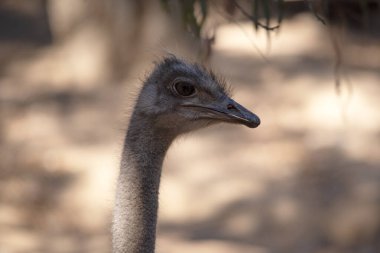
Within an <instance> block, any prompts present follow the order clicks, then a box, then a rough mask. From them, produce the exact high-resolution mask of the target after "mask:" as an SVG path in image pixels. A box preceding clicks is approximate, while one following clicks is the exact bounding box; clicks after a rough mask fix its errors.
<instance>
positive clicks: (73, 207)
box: [0, 15, 380, 253]
mask: <svg viewBox="0 0 380 253" xmlns="http://www.w3.org/2000/svg"><path fill="white" fill-rule="evenodd" d="M327 34H328V32H327V31H326V28H324V27H323V26H322V25H320V24H319V23H318V22H317V21H316V20H315V19H314V18H313V17H311V16H308V15H299V16H296V17H294V18H293V19H291V20H287V21H286V22H284V24H283V27H282V28H281V31H280V32H279V33H278V34H277V35H273V37H272V39H271V43H270V45H271V46H270V50H267V46H268V44H267V40H266V35H265V33H263V32H261V33H257V34H256V33H254V32H253V31H252V26H251V25H250V24H230V25H224V26H222V27H220V28H219V29H218V31H217V40H216V43H215V47H214V54H213V55H212V57H211V60H210V63H211V66H212V67H213V69H214V70H215V71H216V72H219V73H220V74H222V75H223V76H224V77H225V78H226V79H227V81H228V82H229V83H230V84H231V85H232V86H233V88H234V93H235V95H234V98H235V99H236V100H237V101H239V102H240V103H241V104H243V105H244V106H246V107H247V108H249V109H251V110H252V111H254V112H255V113H256V114H257V115H259V116H260V118H261V120H262V125H261V126H260V127H259V128H257V129H254V130H252V129H248V128H245V127H242V126H230V125H221V126H215V127H211V128H209V129H205V130H202V131H199V132H196V133H193V134H191V135H189V136H186V137H183V138H181V139H180V140H178V141H176V143H174V145H173V146H172V147H171V149H170V150H169V154H168V156H167V158H166V160H165V164H164V170H163V175H162V177H163V178H162V184H161V194H160V211H159V225H158V241H157V252H158V253H163V252H165V253H172V252H173V253H174V252H184V253H186V252H197V253H211V252H215V253H216V252H218V253H224V252H242V253H245V252H247V253H277V252H278V253H280V252H281V253H288V252H289V253H290V252H292V253H305V252H313V253H340V252H341V253H350V252H352V253H354V252H355V253H358V252H360V253H375V252H380V113H379V108H380V100H379V99H378V96H379V94H380V85H379V84H380V71H379V70H380V69H379V68H380V57H379V55H380V49H379V48H380V47H379V46H378V45H379V44H378V42H377V45H376V44H374V43H370V42H363V41H360V42H358V41H355V42H350V43H348V42H347V41H344V43H342V48H343V52H344V60H345V65H344V68H343V72H344V77H343V79H342V81H343V82H342V86H341V90H340V93H339V94H338V93H337V91H336V88H335V86H334V57H333V54H334V53H333V50H332V46H331V43H330V40H329V38H328V35H327ZM160 46H162V45H159V46H157V48H158V47H160ZM15 48H17V50H14V51H13V53H12V54H10V53H9V52H12V51H10V50H11V49H15ZM257 48H259V49H260V52H261V53H262V54H264V55H265V58H264V57H262V56H261V54H260V53H259V52H258V50H257ZM69 49H72V48H69ZM169 50H171V49H169ZM147 51H149V52H153V53H151V56H149V57H145V58H147V59H144V61H142V62H140V63H139V66H140V67H139V68H136V69H135V70H134V72H132V73H131V74H130V75H129V76H128V78H127V79H126V80H125V81H123V82H121V84H120V83H119V84H115V83H106V82H97V83H91V82H90V81H89V80H92V79H91V78H87V79H86V78H85V77H84V79H83V80H84V81H81V80H82V79H75V78H71V79H70V78H67V76H68V75H70V74H72V72H68V71H69V70H67V69H66V68H63V67H62V66H64V65H62V63H61V62H60V61H61V60H62V57H63V56H62V54H64V53H65V52H62V51H59V50H58V49H57V48H54V47H48V46H46V47H38V48H36V47H34V46H25V45H23V46H18V45H14V44H12V43H6V42H2V43H1V45H0V58H1V59H3V60H2V62H3V65H4V64H5V63H6V65H5V67H3V68H2V69H1V76H0V106H1V107H0V253H24V252H25V253H26V252H28V253H37V252H43V253H66V252H67V253H68V252H71V253H73V252H77V253H85V252H91V253H96V252H110V248H111V245H110V220H111V212H112V206H113V198H114V189H115V182H116V176H117V173H118V163H119V159H120V148H121V145H122V140H123V134H124V130H125V128H126V126H127V122H128V113H126V112H128V109H127V108H128V107H129V106H130V105H131V104H133V102H132V101H133V99H132V98H133V94H132V95H131V93H133V91H134V90H136V89H135V88H134V87H136V86H138V85H139V83H140V80H141V79H143V78H144V75H145V73H146V71H147V70H149V69H151V68H152V61H153V60H154V59H156V57H157V55H159V53H157V52H159V51H160V50H157V51H154V49H152V47H150V48H149V49H147ZM147 51H145V52H144V53H145V55H149V54H150V53H149V52H147ZM173 51H175V49H173ZM5 57H9V58H8V59H9V60H4V59H6V58H5ZM84 63H86V61H84ZM78 66H79V65H78ZM79 67H80V66H79ZM79 67H75V70H77V71H78V72H75V73H82V72H80V71H84V72H86V71H87V69H86V68H84V69H80V68H79ZM62 68H63V69H62ZM73 69H74V68H73ZM65 71H66V72H65ZM86 73H87V72H86ZM88 76H90V75H88ZM62 80H63V81H62Z"/></svg>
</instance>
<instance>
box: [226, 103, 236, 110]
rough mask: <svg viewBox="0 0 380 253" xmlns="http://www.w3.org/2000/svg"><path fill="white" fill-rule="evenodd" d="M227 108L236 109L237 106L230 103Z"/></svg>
mask: <svg viewBox="0 0 380 253" xmlns="http://www.w3.org/2000/svg"><path fill="white" fill-rule="evenodd" d="M227 109H228V110H236V107H235V106H234V105H233V104H228V105H227Z"/></svg>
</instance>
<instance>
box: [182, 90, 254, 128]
mask: <svg viewBox="0 0 380 253" xmlns="http://www.w3.org/2000/svg"><path fill="white" fill-rule="evenodd" d="M183 106H185V107H192V108H194V109H196V110H197V111H200V113H201V117H202V118H207V119H215V120H220V121H224V122H228V123H235V124H242V125H245V126H247V127H249V128H256V127H258V126H259V125H260V118H259V117H258V116H257V115H256V114H254V113H252V112H250V111H249V110H247V109H246V108H244V107H243V106H242V105H240V104H239V103H237V102H235V101H234V100H233V99H231V98H229V97H226V98H225V99H224V100H223V102H215V103H213V104H208V105H196V104H184V105H183Z"/></svg>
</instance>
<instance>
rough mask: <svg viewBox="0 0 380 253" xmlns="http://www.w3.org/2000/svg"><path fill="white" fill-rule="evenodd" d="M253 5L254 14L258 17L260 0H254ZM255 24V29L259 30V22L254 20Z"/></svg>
mask: <svg viewBox="0 0 380 253" xmlns="http://www.w3.org/2000/svg"><path fill="white" fill-rule="evenodd" d="M251 6H252V13H253V16H254V17H256V19H257V18H258V16H259V0H252V2H251ZM254 25H255V30H256V31H257V30H258V29H259V24H258V23H257V22H254Z"/></svg>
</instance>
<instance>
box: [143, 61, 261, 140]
mask: <svg viewBox="0 0 380 253" xmlns="http://www.w3.org/2000/svg"><path fill="white" fill-rule="evenodd" d="M136 112H137V113H138V114H139V115H141V116H143V117H146V118H149V119H151V120H152V122H153V124H154V126H155V127H157V128H159V129H166V130H170V131H171V132H173V133H175V135H178V134H182V133H186V132H189V131H192V130H195V129H198V128H202V127H205V126H208V125H211V124H214V123H219V122H227V123H237V124H243V125H246V126H248V127H250V128H254V127H257V126H258V125H259V124H260V119H259V118H258V117H257V116H256V115H255V114H253V113H252V112H250V111H248V110H247V109H245V108H244V107H243V106H241V105H240V104H238V103H237V102H235V101H234V100H232V99H231V98H230V95H229V90H228V89H227V87H226V84H225V82H224V81H223V80H221V79H218V78H217V77H216V76H215V75H214V74H213V73H212V72H210V71H207V70H206V69H204V68H203V67H201V66H199V65H197V64H189V63H186V62H184V61H182V60H179V59H178V58H176V57H168V58H165V59H164V60H163V61H162V62H160V63H159V64H157V66H156V68H155V69H154V70H153V72H152V74H151V75H150V76H149V77H148V78H147V80H146V81H145V83H144V86H143V88H142V90H141V92H140V95H139V97H138V100H137V103H136Z"/></svg>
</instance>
